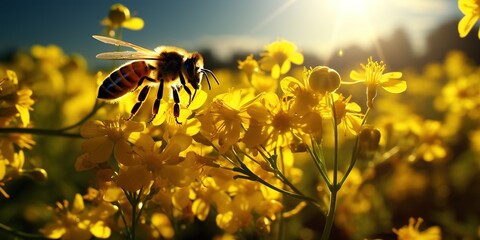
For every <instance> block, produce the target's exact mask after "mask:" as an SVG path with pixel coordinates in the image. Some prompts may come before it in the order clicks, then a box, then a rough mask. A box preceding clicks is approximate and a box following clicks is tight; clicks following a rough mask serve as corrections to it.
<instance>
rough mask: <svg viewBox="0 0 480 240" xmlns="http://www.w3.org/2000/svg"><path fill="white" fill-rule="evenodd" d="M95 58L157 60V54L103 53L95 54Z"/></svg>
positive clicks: (131, 52)
mask: <svg viewBox="0 0 480 240" xmlns="http://www.w3.org/2000/svg"><path fill="white" fill-rule="evenodd" d="M97 58H99V59H106V60H139V59H146V60H156V59H158V53H155V52H153V53H145V52H133V51H123V52H104V53H99V54H97Z"/></svg>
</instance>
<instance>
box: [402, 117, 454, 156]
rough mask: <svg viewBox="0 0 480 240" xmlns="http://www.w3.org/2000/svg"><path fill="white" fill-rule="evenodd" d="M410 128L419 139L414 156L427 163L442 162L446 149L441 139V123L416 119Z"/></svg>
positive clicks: (442, 127) (442, 128)
mask: <svg viewBox="0 0 480 240" xmlns="http://www.w3.org/2000/svg"><path fill="white" fill-rule="evenodd" d="M410 127H411V130H412V132H413V133H414V134H415V135H416V136H418V138H419V142H418V143H417V148H416V150H415V156H418V157H420V158H422V159H423V160H425V161H427V162H430V161H434V160H442V159H444V158H445V157H446V156H447V149H446V146H445V143H444V142H443V139H442V137H443V135H444V133H443V130H444V126H443V125H442V123H441V122H439V121H435V120H428V119H427V120H422V119H416V121H412V123H411V125H410Z"/></svg>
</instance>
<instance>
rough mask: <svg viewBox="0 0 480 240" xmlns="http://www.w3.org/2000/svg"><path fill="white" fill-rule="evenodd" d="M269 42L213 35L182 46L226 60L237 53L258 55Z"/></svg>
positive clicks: (268, 39)
mask: <svg viewBox="0 0 480 240" xmlns="http://www.w3.org/2000/svg"><path fill="white" fill-rule="evenodd" d="M270 41H272V39H270V38H267V37H249V36H242V35H213V36H202V37H200V38H199V39H197V40H196V41H189V42H186V43H184V44H182V45H183V46H186V47H188V48H192V49H193V48H195V49H202V48H207V49H211V50H212V51H213V53H214V54H215V55H216V56H217V57H219V58H220V59H228V58H229V57H231V55H232V54H233V53H235V52H239V51H243V52H251V53H258V52H259V51H261V49H262V48H263V46H265V45H266V44H268V43H269V42H270Z"/></svg>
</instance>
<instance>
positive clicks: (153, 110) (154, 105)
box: [148, 78, 164, 123]
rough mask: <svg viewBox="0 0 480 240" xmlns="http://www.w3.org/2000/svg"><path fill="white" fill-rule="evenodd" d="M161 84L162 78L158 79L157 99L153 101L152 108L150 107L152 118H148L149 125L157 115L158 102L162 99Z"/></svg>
mask: <svg viewBox="0 0 480 240" xmlns="http://www.w3.org/2000/svg"><path fill="white" fill-rule="evenodd" d="M163 82H164V80H163V78H162V79H160V86H158V91H157V98H156V99H155V102H154V103H153V107H152V115H153V116H152V118H150V120H149V121H148V123H151V122H152V121H153V119H155V117H156V116H157V114H158V109H159V108H160V100H161V99H162V97H163Z"/></svg>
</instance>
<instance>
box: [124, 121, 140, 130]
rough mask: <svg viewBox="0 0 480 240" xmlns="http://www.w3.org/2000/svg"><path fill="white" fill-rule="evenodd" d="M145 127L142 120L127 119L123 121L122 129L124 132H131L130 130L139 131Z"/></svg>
mask: <svg viewBox="0 0 480 240" xmlns="http://www.w3.org/2000/svg"><path fill="white" fill-rule="evenodd" d="M143 129H145V124H144V123H142V122H134V121H128V122H125V130H123V131H124V132H125V133H131V132H141V131H143Z"/></svg>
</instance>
